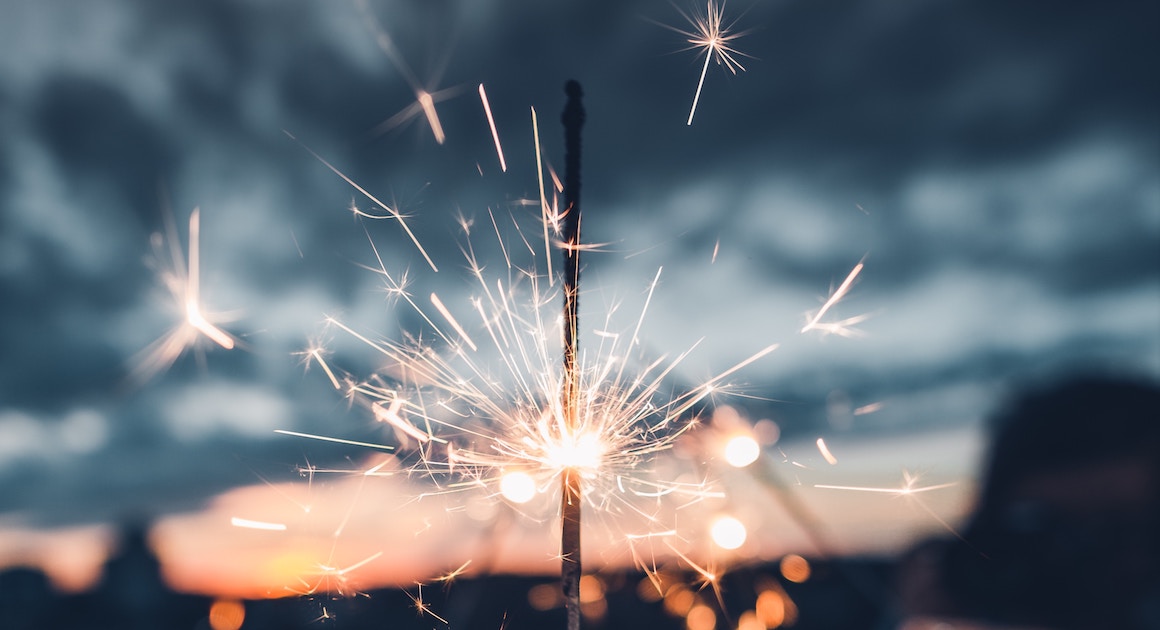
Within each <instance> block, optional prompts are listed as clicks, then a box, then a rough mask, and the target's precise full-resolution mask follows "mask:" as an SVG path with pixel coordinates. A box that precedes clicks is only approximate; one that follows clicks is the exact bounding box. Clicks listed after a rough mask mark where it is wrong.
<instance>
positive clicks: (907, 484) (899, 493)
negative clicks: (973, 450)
mask: <svg viewBox="0 0 1160 630" xmlns="http://www.w3.org/2000/svg"><path fill="white" fill-rule="evenodd" d="M918 479H919V475H915V474H912V473H911V472H910V471H909V470H905V469H904V470H903V471H902V483H901V484H900V485H899V486H898V487H895V488H881V487H874V486H839V485H830V484H815V485H814V487H815V488H821V489H825V490H846V491H850V492H869V493H875V494H891V495H894V496H895V497H909V498H910V499H911V500H913V501H914V505H917V506H918V507H919V508H921V509H922V510H923V511H924V512H926V514H927V515H928V516H930V518H931V519H932V520H934V521H935V522H936V523H938V524H939V525H941V526H942V527H943V529H945V530H946V531H947V532H949V533H950V534H951V535H952V536H955V537H956V538H958V539H960V540H963V541H964V542H966V539H965V538H963V535H962V534H961V533H959V531H958V530H957V529H955V527H954V526H953V525H951V524H950V523H948V522H947V521H946V519H944V518H943V517H941V516H939V515H938V514H937V513H936V512H935V511H934V510H932V509H931V508H930V506H928V505H927V504H926V503H925V502H923V501H922V500H921V499H920V498H919V497H917V496H915V495H918V494H921V493H924V492H933V491H935V490H942V489H945V488H951V487H953V486H956V485H958V483H957V482H953V481H952V482H949V483H940V484H935V485H931V486H916V485H915V484H917V483H918Z"/></svg>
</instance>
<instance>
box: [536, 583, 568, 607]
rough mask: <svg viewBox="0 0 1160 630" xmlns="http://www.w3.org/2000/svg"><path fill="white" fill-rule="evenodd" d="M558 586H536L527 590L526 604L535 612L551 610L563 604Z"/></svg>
mask: <svg viewBox="0 0 1160 630" xmlns="http://www.w3.org/2000/svg"><path fill="white" fill-rule="evenodd" d="M563 599H564V596H563V595H562V594H561V593H560V585H559V584H555V583H552V584H537V585H536V586H533V587H532V588H531V589H529V590H528V603H529V604H531V606H532V608H535V609H536V610H541V611H543V610H551V609H553V608H555V607H557V606H559V605H561V604H563V603H564V602H563Z"/></svg>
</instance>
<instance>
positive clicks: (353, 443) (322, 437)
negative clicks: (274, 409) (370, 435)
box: [274, 429, 395, 451]
mask: <svg viewBox="0 0 1160 630" xmlns="http://www.w3.org/2000/svg"><path fill="white" fill-rule="evenodd" d="M274 433H281V434H282V435H289V436H292V437H300V438H307V439H310V440H320V441H322V442H334V443H336V444H348V445H350V446H361V447H364V448H374V449H379V450H383V451H393V450H395V447H393V446H388V445H386V444H374V443H371V442H358V441H355V440H344V439H342V438H336V437H329V436H326V435H314V434H313V433H300V432H298V431H287V430H285V429H274Z"/></svg>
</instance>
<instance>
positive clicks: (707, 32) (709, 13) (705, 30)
mask: <svg viewBox="0 0 1160 630" xmlns="http://www.w3.org/2000/svg"><path fill="white" fill-rule="evenodd" d="M677 10H678V11H680V13H681V15H682V16H683V17H684V18H685V20H686V21H687V22H688V23H689V25H691V26H692V27H693V28H692V30H688V31H686V30H682V29H679V28H676V27H674V26H669V25H667V24H661V26H663V27H665V28H667V29H669V30H671V31H676V32H677V33H680V34H681V35H683V36H685V38H686V41H687V42H688V43H689V46H688V47H686V48H684V49H683V50H696V51H698V52H697V55H698V56H700V55H705V64H704V65H703V66H701V78H700V79H699V80H698V81H697V92H696V94H694V95H693V106H692V107H691V108H690V109H689V120H688V121H687V122H686V123H685V124H686V125H692V124H693V116H694V115H695V114H696V113H697V103H698V102H699V101H700V100H701V88H702V87H704V85H705V75H706V74H707V73H708V71H709V62H710V61H714V60H716V62H717V65H719V66H724V67H725V69H726V70H728V71H729V72H732V73H733V74H737V71H738V70H741V71H742V72H744V71H745V66H743V65H741V62H740V61H738V57H748V56H749V55H746V54H745V53H743V52H741V51H739V50H737V49H736V48H734V47H733V44H732V43H733V42H734V41H735V40H737V39H740V38H741V37H742V36H744V35H746V34H747V33H748V32H749V31H739V32H734V31H733V27H734V25H735V24H736V20H733V21H731V22H729V23H726V22H725V2H724V0H722V2H721V3H720V4H718V3H717V2H716V0H708V2H707V3H706V4H705V13H703V14H701V13H697V12H694V13H692V14H689V13H685V12H684V11H681V10H680V9H677Z"/></svg>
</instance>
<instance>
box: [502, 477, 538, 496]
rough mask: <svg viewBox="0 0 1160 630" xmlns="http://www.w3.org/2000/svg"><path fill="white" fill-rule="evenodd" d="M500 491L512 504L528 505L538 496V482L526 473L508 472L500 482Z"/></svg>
mask: <svg viewBox="0 0 1160 630" xmlns="http://www.w3.org/2000/svg"><path fill="white" fill-rule="evenodd" d="M499 491H500V494H502V495H503V498H505V499H507V500H508V501H511V502H512V503H527V502H528V501H531V500H532V497H534V496H536V481H535V480H534V479H532V476H531V475H529V474H528V473H526V472H522V471H518V470H517V471H512V472H506V473H504V475H503V477H502V478H500V480H499Z"/></svg>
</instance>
